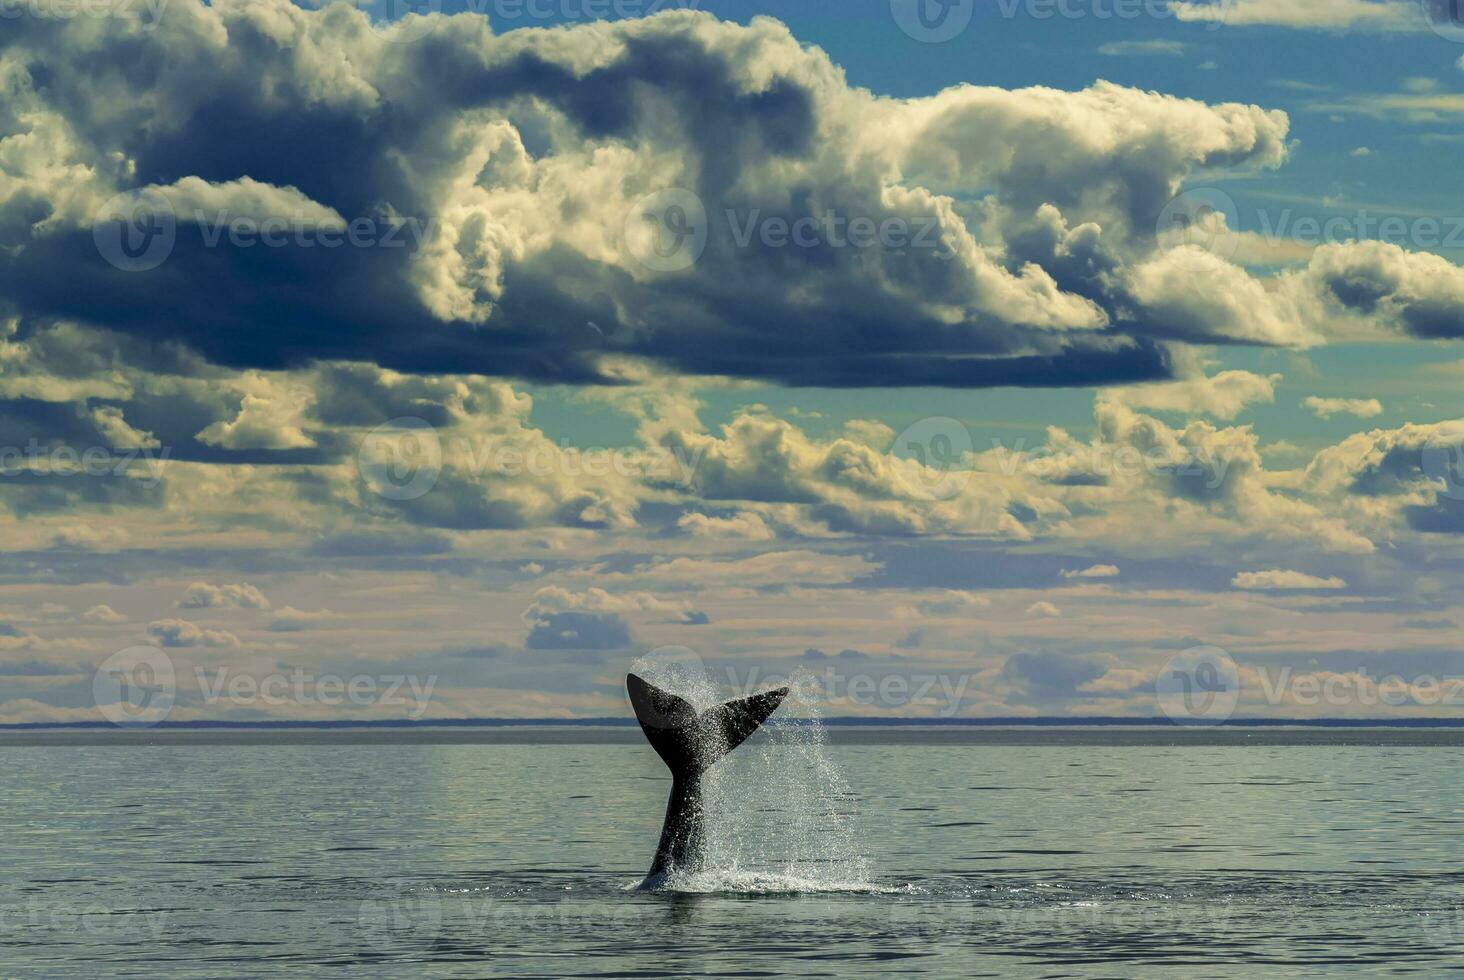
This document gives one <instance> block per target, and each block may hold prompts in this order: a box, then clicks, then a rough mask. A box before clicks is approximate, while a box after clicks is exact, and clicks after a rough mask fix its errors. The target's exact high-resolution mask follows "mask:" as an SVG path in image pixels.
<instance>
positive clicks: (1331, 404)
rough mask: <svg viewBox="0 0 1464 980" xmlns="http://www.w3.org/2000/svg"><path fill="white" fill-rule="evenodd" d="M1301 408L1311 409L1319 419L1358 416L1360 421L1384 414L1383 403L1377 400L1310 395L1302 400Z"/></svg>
mask: <svg viewBox="0 0 1464 980" xmlns="http://www.w3.org/2000/svg"><path fill="white" fill-rule="evenodd" d="M1301 406H1302V408H1309V409H1311V410H1312V412H1313V414H1315V415H1316V417H1317V418H1319V419H1329V418H1331V417H1332V416H1333V415H1356V416H1357V417H1358V418H1360V419H1369V418H1372V417H1373V416H1374V415H1381V414H1383V403H1382V402H1380V401H1378V400H1377V399H1376V398H1319V397H1317V396H1316V395H1308V396H1307V397H1306V398H1303V399H1302V401H1301Z"/></svg>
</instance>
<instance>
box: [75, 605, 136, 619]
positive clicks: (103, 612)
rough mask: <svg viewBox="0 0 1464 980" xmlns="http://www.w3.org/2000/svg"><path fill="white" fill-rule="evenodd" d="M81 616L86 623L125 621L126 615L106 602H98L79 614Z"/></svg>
mask: <svg viewBox="0 0 1464 980" xmlns="http://www.w3.org/2000/svg"><path fill="white" fill-rule="evenodd" d="M81 618H82V619H84V620H86V621H87V622H88V623H125V622H127V617H126V616H124V615H122V614H121V613H119V612H118V611H117V610H115V609H113V608H112V607H111V606H109V605H107V604H106V603H99V604H97V605H95V606H92V607H91V608H90V609H88V610H87V611H86V612H84V613H82V614H81Z"/></svg>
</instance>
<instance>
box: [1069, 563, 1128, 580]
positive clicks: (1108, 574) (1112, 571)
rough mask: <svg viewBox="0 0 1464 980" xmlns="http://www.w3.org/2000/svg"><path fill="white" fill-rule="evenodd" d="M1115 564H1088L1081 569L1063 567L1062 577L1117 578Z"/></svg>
mask: <svg viewBox="0 0 1464 980" xmlns="http://www.w3.org/2000/svg"><path fill="white" fill-rule="evenodd" d="M1118 574H1119V572H1118V566H1117V565H1089V566H1088V567H1087V568H1084V569H1082V570H1081V571H1079V570H1076V569H1064V570H1063V573H1062V577H1063V578H1117V577H1118Z"/></svg>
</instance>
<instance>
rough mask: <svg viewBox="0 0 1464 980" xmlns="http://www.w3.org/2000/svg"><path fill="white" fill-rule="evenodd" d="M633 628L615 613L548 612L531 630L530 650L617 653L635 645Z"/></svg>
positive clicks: (533, 624) (527, 641)
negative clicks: (631, 630) (632, 634)
mask: <svg viewBox="0 0 1464 980" xmlns="http://www.w3.org/2000/svg"><path fill="white" fill-rule="evenodd" d="M632 642H633V641H632V638H631V633H630V628H629V627H628V626H627V625H626V624H625V621H624V620H623V619H621V618H620V617H619V616H618V615H617V614H615V613H590V612H558V613H545V614H543V615H542V616H541V617H539V618H538V619H536V620H535V621H534V622H533V623H532V624H531V625H530V627H529V633H528V636H527V637H525V639H524V646H525V647H526V648H527V649H529V650H618V649H622V648H624V647H628V646H630V645H631V643H632Z"/></svg>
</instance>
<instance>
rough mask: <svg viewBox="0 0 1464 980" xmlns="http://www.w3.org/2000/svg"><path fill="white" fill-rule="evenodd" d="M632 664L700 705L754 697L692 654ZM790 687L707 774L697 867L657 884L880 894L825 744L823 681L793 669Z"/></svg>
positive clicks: (691, 888) (708, 889)
mask: <svg viewBox="0 0 1464 980" xmlns="http://www.w3.org/2000/svg"><path fill="white" fill-rule="evenodd" d="M632 669H633V670H634V671H635V672H636V673H637V674H639V675H640V676H641V677H643V678H645V679H646V680H647V681H650V682H651V683H652V684H654V685H656V686H657V687H660V688H662V689H663V690H667V691H670V692H672V693H674V694H676V695H678V696H680V697H682V698H685V699H686V700H687V701H689V702H690V703H691V704H692V705H693V706H695V707H696V709H697V710H698V711H705V710H706V709H708V708H711V707H714V706H716V705H718V704H721V703H722V702H724V701H728V700H731V699H733V698H735V697H742V696H745V695H747V694H752V693H757V692H755V691H735V692H734V691H731V690H727V689H724V688H722V687H721V686H720V685H718V684H717V683H716V680H715V678H714V677H713V675H712V674H711V673H710V672H709V671H708V670H707V669H706V668H705V667H704V666H703V665H702V664H701V663H700V661H699V660H697V659H696V658H695V655H690V656H674V657H665V656H659V657H658V656H652V657H650V658H645V659H642V660H639V661H637V662H636V664H635V665H634V666H633V668H632ZM767 686H768V687H770V686H772V685H767ZM788 686H789V688H790V691H789V694H788V696H787V698H785V699H784V701H783V703H782V705H781V706H780V707H779V708H778V710H777V712H776V713H775V714H774V715H773V717H772V718H770V719H769V720H768V721H767V722H765V723H764V724H763V726H762V728H761V730H760V731H759V732H758V733H757V734H756V735H754V736H753V737H752V738H751V739H749V740H748V741H747V742H746V743H745V744H743V745H741V746H739V747H738V748H737V749H736V750H735V751H734V752H732V753H731V754H730V755H728V756H727V757H726V758H724V759H722V760H721V761H720V762H718V763H717V764H716V765H714V766H712V767H711V769H710V770H709V771H708V772H707V774H706V775H705V776H704V777H703V781H702V786H703V792H704V802H705V820H706V822H705V829H706V840H705V848H704V851H703V860H702V862H701V864H700V866H699V867H698V868H696V869H694V870H690V871H678V872H675V873H674V874H673V875H672V876H670V878H669V879H668V880H666V881H663V882H660V883H658V886H659V887H661V888H668V889H673V890H677V891H696V892H811V891H820V892H823V891H871V890H877V886H876V885H875V884H874V883H873V882H872V881H871V880H870V876H869V866H868V862H867V860H866V859H865V858H864V856H863V855H862V854H861V853H860V850H859V847H858V842H859V841H860V839H861V836H862V835H860V834H859V833H857V816H858V815H857V811H856V808H855V805H854V804H855V799H854V796H853V794H852V793H851V791H850V788H849V785H848V783H847V782H846V780H845V779H844V776H843V774H842V772H840V770H839V768H838V766H837V765H835V763H834V761H833V759H832V757H831V756H830V754H829V751H828V747H827V744H826V742H825V735H824V729H823V726H822V724H821V705H820V703H819V696H818V692H819V686H818V684H817V682H816V679H815V678H814V677H813V676H812V675H809V674H807V673H803V674H802V675H800V674H795V675H794V676H793V677H792V678H791V679H790V681H789V683H788ZM764 689H766V688H765V687H759V690H764Z"/></svg>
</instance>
